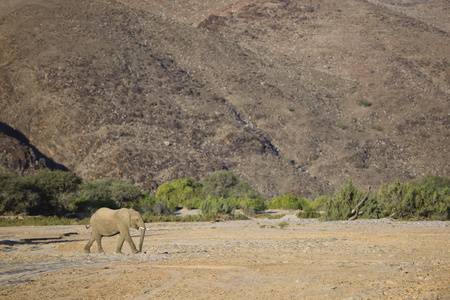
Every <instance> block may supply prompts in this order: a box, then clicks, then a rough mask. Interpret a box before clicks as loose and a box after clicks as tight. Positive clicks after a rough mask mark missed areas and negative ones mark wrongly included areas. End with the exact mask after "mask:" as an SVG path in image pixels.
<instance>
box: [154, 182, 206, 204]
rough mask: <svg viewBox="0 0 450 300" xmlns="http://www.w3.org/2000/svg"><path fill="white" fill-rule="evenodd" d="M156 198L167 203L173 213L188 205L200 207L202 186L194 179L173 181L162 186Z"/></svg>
mask: <svg viewBox="0 0 450 300" xmlns="http://www.w3.org/2000/svg"><path fill="white" fill-rule="evenodd" d="M155 197H157V198H160V199H163V200H165V201H167V203H168V206H169V209H170V210H171V211H174V210H175V209H176V208H177V207H184V206H186V205H189V206H191V205H194V206H197V207H198V205H199V200H198V199H200V198H202V197H203V196H202V185H201V183H199V182H197V181H196V180H194V179H192V178H182V179H177V180H173V181H171V182H166V183H163V184H162V185H160V186H159V187H158V191H157V192H156V195H155Z"/></svg>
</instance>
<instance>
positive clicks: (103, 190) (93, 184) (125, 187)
mask: <svg viewBox="0 0 450 300" xmlns="http://www.w3.org/2000/svg"><path fill="white" fill-rule="evenodd" d="M69 197H70V198H73V199H74V200H73V205H72V207H73V209H74V210H76V209H77V208H76V207H75V206H74V205H75V201H77V200H78V199H82V200H81V201H82V202H85V203H88V205H85V206H86V208H87V209H91V208H95V207H97V206H98V205H99V204H102V203H104V204H107V205H108V207H110V208H112V206H114V205H113V204H112V202H115V207H130V206H133V203H135V202H136V201H137V200H138V199H141V198H143V197H145V194H143V193H142V191H141V190H140V189H139V188H138V187H136V186H134V185H133V184H131V183H130V182H129V181H125V180H121V179H113V178H104V179H99V180H94V181H89V182H86V183H84V184H82V185H80V186H79V188H78V190H77V191H76V192H75V193H73V194H72V195H70V196H69ZM111 201H112V202H111ZM82 207H83V205H81V206H78V209H81V208H82ZM79 212H82V211H79ZM85 212H89V211H85Z"/></svg>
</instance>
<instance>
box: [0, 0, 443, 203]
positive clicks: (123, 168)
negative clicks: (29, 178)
mask: <svg viewBox="0 0 450 300" xmlns="http://www.w3.org/2000/svg"><path fill="white" fill-rule="evenodd" d="M170 3H172V2H170V1H161V2H158V3H153V2H147V1H121V3H118V2H114V1H103V0H94V1H77V4H76V5H74V4H73V3H72V2H69V1H65V0H51V1H42V0H33V1H6V2H4V3H2V4H0V6H1V7H0V11H1V13H0V33H1V39H0V48H1V49H2V51H1V53H2V54H1V56H0V120H1V122H3V123H5V124H7V125H8V126H11V127H12V128H14V130H16V131H18V132H20V133H21V134H23V135H24V136H26V137H27V138H28V140H29V142H30V143H31V144H32V145H33V147H35V148H36V149H38V150H39V151H40V152H41V153H42V154H43V155H45V156H46V157H48V158H49V159H50V158H51V159H52V160H54V161H55V162H56V163H59V164H62V165H64V166H66V167H67V168H69V169H71V170H73V171H75V172H77V174H79V175H81V176H83V177H86V178H101V177H106V176H110V177H122V178H128V179H130V180H132V181H133V182H135V183H136V184H139V185H140V186H142V187H143V188H146V189H149V190H154V189H155V188H156V187H157V186H158V185H159V184H161V183H163V182H165V181H167V180H172V179H176V178H181V177H186V176H190V177H194V178H197V179H199V178H200V177H202V176H203V175H204V174H206V173H207V172H211V171H215V170H220V169H229V170H233V171H235V172H237V173H238V174H240V175H241V176H242V177H243V178H244V179H246V180H249V181H250V182H251V183H252V184H253V185H254V186H255V187H256V188H258V189H259V190H260V191H261V192H262V193H264V194H265V195H266V196H272V195H275V194H280V193H286V192H292V193H295V194H299V195H307V194H309V193H313V192H320V191H323V190H329V189H332V188H333V186H334V187H338V186H339V185H341V184H343V183H345V182H346V181H347V180H348V179H349V178H353V179H354V181H355V182H356V183H357V184H358V185H360V186H367V185H373V186H377V185H379V184H380V182H381V181H392V180H394V179H401V180H408V179H412V178H416V177H419V176H421V175H422V174H424V173H433V174H440V175H448V174H449V164H448V161H449V155H448V149H449V147H448V146H449V139H448V137H449V116H448V111H449V101H448V99H449V98H448V92H449V75H448V71H447V70H448V56H446V53H449V50H450V49H449V43H448V34H447V32H445V31H443V30H442V29H440V28H437V27H434V26H431V25H428V24H427V23H424V22H422V21H418V20H416V19H413V18H411V17H408V16H405V15H403V14H399V13H395V12H392V10H389V9H387V8H385V7H384V6H379V5H374V4H372V3H368V2H365V1H357V0H355V1H347V2H345V3H341V2H339V1H319V2H317V1H313V2H311V1H303V2H301V1H231V0H230V1H203V2H201V1H198V2H197V1H189V4H190V6H189V7H191V9H194V8H198V9H197V10H196V11H197V13H196V14H187V13H186V11H185V10H183V6H180V7H179V9H178V10H177V8H176V7H174V6H173V5H172V8H171V9H167V8H170V7H171V6H170V5H169V4H170ZM194 4H196V5H197V6H196V5H194ZM208 4H211V5H208ZM361 99H364V100H365V101H367V102H370V103H371V105H370V106H367V107H364V106H360V105H358V104H357V101H359V100H361ZM0 138H2V140H4V138H3V137H2V136H1V135H0ZM8 138H10V136H8ZM10 152H11V151H10ZM4 165H5V164H4ZM11 171H14V170H13V169H11Z"/></svg>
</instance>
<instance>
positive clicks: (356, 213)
mask: <svg viewBox="0 0 450 300" xmlns="http://www.w3.org/2000/svg"><path fill="white" fill-rule="evenodd" d="M371 188H372V186H369V190H368V191H367V194H366V196H365V197H364V198H363V199H362V200H361V201H359V203H358V204H357V205H356V207H355V208H354V209H352V212H351V213H350V216H351V217H349V218H348V220H356V219H357V218H358V216H359V215H360V213H359V208H360V207H361V206H362V205H363V204H364V202H365V201H366V200H367V198H369V193H370V189H371Z"/></svg>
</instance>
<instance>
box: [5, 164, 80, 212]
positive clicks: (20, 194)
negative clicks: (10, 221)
mask: <svg viewBox="0 0 450 300" xmlns="http://www.w3.org/2000/svg"><path fill="white" fill-rule="evenodd" d="M81 182H82V179H81V178H80V177H78V176H76V175H75V174H74V173H72V172H63V171H59V170H58V171H50V170H48V169H44V170H39V171H37V172H35V173H32V174H30V175H28V176H26V177H19V176H13V175H6V174H2V175H0V190H1V191H0V213H1V214H4V213H16V214H17V213H25V214H29V215H55V214H56V215H63V214H64V213H65V212H67V210H68V204H69V203H67V202H66V201H65V198H64V195H65V194H66V193H71V192H74V191H75V190H76V189H77V187H78V186H79V184H81Z"/></svg>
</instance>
